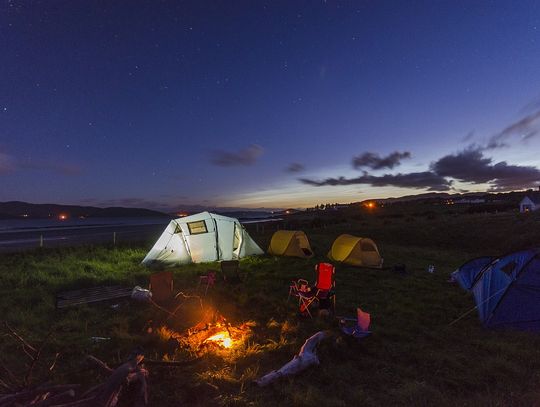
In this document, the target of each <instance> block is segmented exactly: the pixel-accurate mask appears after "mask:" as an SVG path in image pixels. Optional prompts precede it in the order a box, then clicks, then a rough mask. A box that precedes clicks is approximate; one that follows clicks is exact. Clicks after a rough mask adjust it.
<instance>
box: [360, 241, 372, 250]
mask: <svg viewBox="0 0 540 407" xmlns="http://www.w3.org/2000/svg"><path fill="white" fill-rule="evenodd" d="M360 248H361V249H362V251H364V252H374V251H375V247H373V245H372V244H371V243H361V244H360Z"/></svg>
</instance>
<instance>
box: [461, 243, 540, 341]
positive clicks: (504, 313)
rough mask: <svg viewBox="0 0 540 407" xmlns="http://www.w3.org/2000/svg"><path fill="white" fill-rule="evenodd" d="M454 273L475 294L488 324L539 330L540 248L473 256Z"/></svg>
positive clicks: (485, 323) (493, 326) (482, 318)
mask: <svg viewBox="0 0 540 407" xmlns="http://www.w3.org/2000/svg"><path fill="white" fill-rule="evenodd" d="M452 276H453V277H454V279H455V280H456V281H457V282H458V283H459V284H460V285H461V286H462V287H463V288H464V289H465V290H467V291H470V292H472V293H473V295H474V299H475V300H476V306H477V307H478V314H479V316H480V320H481V321H482V323H483V324H484V325H485V326H486V327H489V328H499V327H500V328H512V329H519V330H526V331H540V248H538V249H530V250H523V251H519V252H515V253H511V254H508V255H506V256H503V257H499V258H493V257H480V258H477V259H473V260H471V261H469V262H467V263H465V264H464V265H463V266H461V267H460V268H459V269H457V270H456V271H455V272H454V273H453V274H452Z"/></svg>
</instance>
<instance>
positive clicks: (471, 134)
mask: <svg viewBox="0 0 540 407" xmlns="http://www.w3.org/2000/svg"><path fill="white" fill-rule="evenodd" d="M473 138H474V130H471V131H470V132H468V133H467V134H466V135H465V136H464V137H463V138H462V139H461V142H462V143H468V142H469V141H471V140H472V139H473Z"/></svg>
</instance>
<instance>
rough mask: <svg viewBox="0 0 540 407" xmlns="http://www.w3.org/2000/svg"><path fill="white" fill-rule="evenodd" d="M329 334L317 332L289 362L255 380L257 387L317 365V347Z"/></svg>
mask: <svg viewBox="0 0 540 407" xmlns="http://www.w3.org/2000/svg"><path fill="white" fill-rule="evenodd" d="M328 336H329V334H328V333H327V332H325V331H319V332H317V333H316V334H315V335H313V336H311V337H310V338H308V339H307V340H306V342H304V344H303V345H302V347H301V348H300V352H298V355H296V356H295V357H294V358H293V359H292V360H291V361H290V362H288V363H286V364H285V365H283V366H282V367H281V368H280V369H279V370H274V371H272V372H270V373H268V374H266V375H264V376H263V377H261V378H260V379H257V380H255V383H256V384H257V385H258V386H261V387H263V386H267V385H269V384H270V383H272V382H274V381H276V380H277V379H279V378H281V377H283V376H292V375H295V374H297V373H299V372H301V371H302V370H304V369H307V368H308V367H310V366H313V365H319V363H320V362H319V358H318V357H317V353H316V350H317V345H318V344H319V343H320V342H321V341H322V340H323V339H325V338H327V337H328Z"/></svg>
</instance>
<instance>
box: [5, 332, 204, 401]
mask: <svg viewBox="0 0 540 407" xmlns="http://www.w3.org/2000/svg"><path fill="white" fill-rule="evenodd" d="M4 326H5V328H6V330H7V334H6V335H5V336H8V337H10V338H12V339H13V340H15V341H17V342H18V344H19V345H20V349H22V352H23V353H24V354H25V356H26V358H27V359H28V363H27V366H28V368H27V370H26V372H24V373H23V374H21V373H20V372H17V373H15V372H12V371H11V370H10V369H9V368H8V366H7V365H6V364H5V363H1V362H0V407H8V406H9V407H22V406H32V407H114V406H117V405H119V403H120V404H121V405H129V406H133V407H141V406H146V405H147V404H148V384H147V378H148V370H147V368H146V367H145V365H158V366H165V367H176V366H186V365H188V364H191V363H193V362H194V361H187V362H174V361H171V362H167V361H154V360H148V359H146V360H145V358H144V354H143V352H142V349H136V350H134V351H133V352H132V353H131V354H130V356H129V357H128V358H127V360H126V362H125V363H123V364H121V365H120V366H118V367H117V368H115V369H113V368H111V367H109V366H108V365H107V364H106V363H105V362H103V361H101V360H99V359H98V358H96V357H94V356H91V355H89V356H87V358H86V363H87V364H88V365H89V366H91V367H92V368H96V369H98V370H99V371H100V372H101V373H102V374H103V375H104V376H105V377H106V379H105V380H104V381H103V382H102V383H100V384H98V385H95V386H93V387H92V388H90V389H87V390H85V391H83V390H82V386H81V385H80V384H54V383H51V382H50V377H51V374H52V372H53V370H54V368H55V366H56V362H57V359H58V357H59V355H60V354H59V353H56V354H55V356H54V361H53V362H52V364H50V365H48V364H45V362H44V360H43V357H42V356H43V350H44V347H45V345H46V344H47V339H48V338H49V336H50V334H49V335H47V338H46V339H45V340H44V341H42V343H41V345H40V346H35V345H32V344H30V343H29V342H28V341H27V340H26V339H25V338H23V337H22V336H21V335H19V334H18V333H17V332H16V331H15V330H13V329H12V328H11V327H10V326H9V325H8V324H7V323H4ZM195 361H197V360H195ZM34 377H39V378H40V379H41V380H43V379H44V378H45V379H47V378H48V379H49V381H47V380H46V381H45V382H44V383H41V384H36V383H35V380H34Z"/></svg>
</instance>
